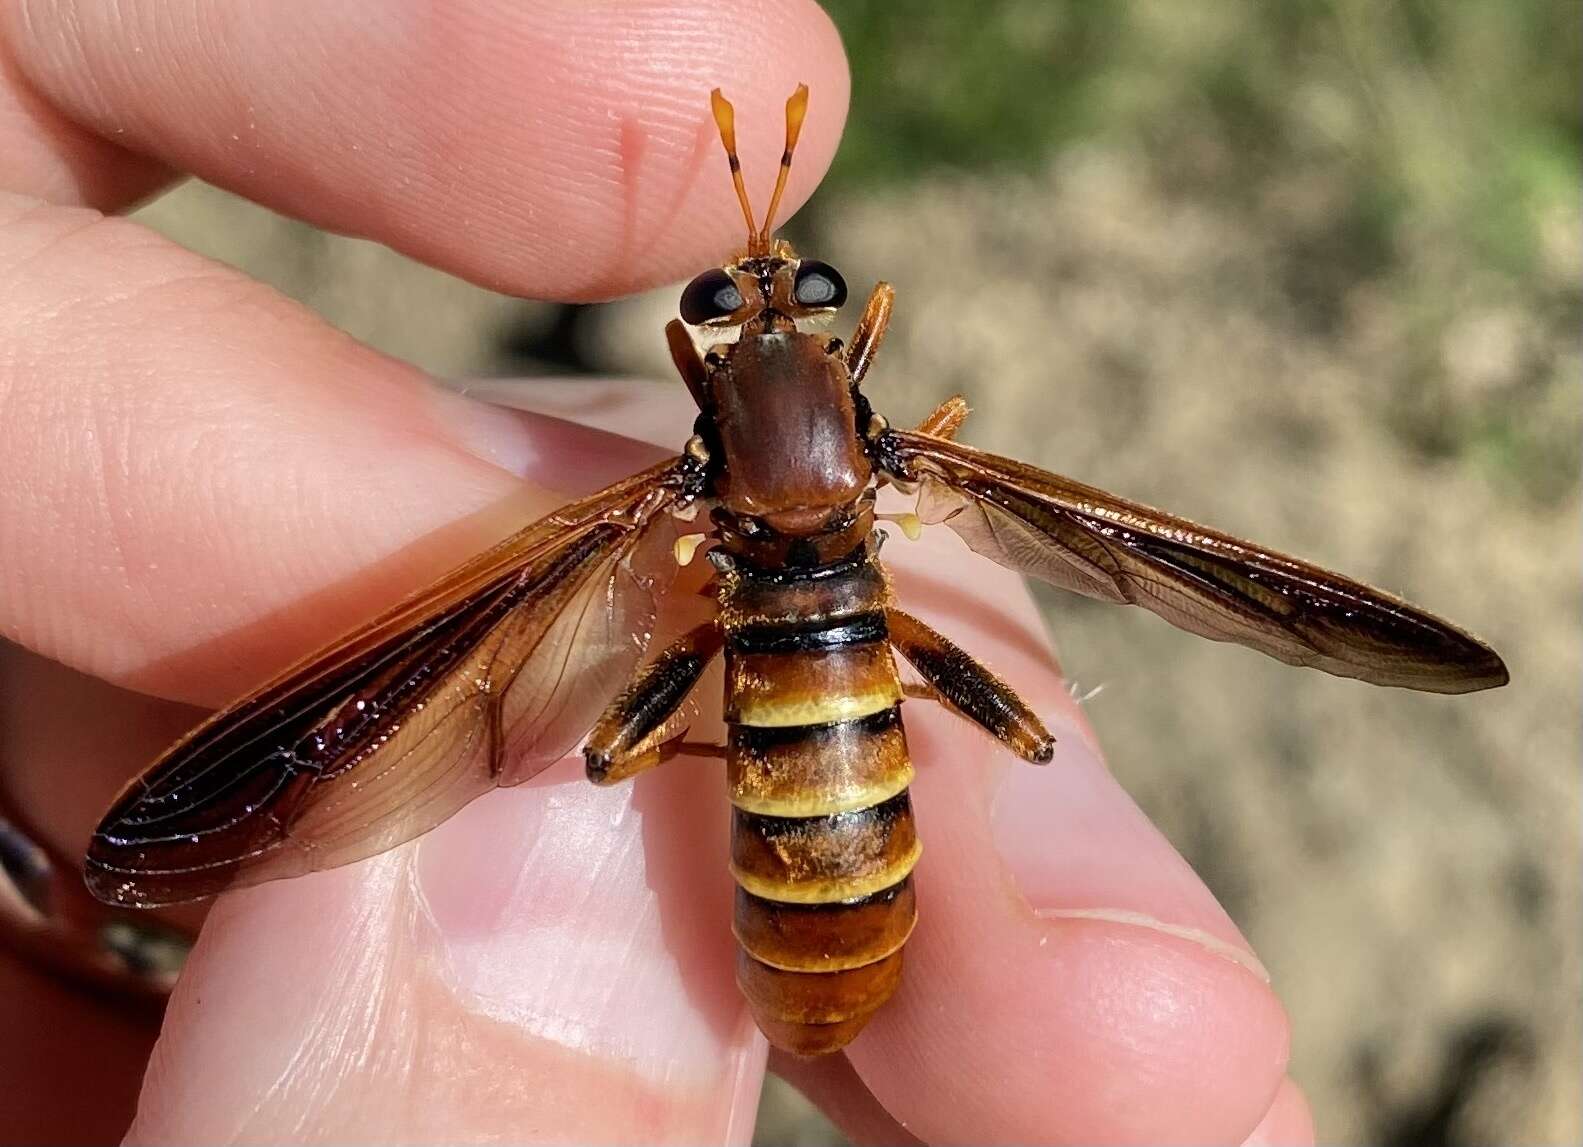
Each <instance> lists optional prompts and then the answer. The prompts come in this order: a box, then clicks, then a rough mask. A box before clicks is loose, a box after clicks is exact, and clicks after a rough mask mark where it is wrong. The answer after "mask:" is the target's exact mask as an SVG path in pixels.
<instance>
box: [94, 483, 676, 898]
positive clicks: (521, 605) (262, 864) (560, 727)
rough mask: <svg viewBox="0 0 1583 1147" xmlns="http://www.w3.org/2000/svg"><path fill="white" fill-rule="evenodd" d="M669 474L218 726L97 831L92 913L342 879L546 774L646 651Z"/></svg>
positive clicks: (335, 648) (382, 627) (667, 572)
mask: <svg viewBox="0 0 1583 1147" xmlns="http://www.w3.org/2000/svg"><path fill="white" fill-rule="evenodd" d="M675 468H676V463H675V462H671V463H666V464H665V465H662V466H658V467H655V468H654V469H652V470H649V471H646V472H645V473H643V474H639V475H636V476H634V477H632V478H629V479H627V480H625V481H624V482H621V483H618V484H617V485H615V486H612V487H610V488H609V489H607V490H604V491H601V492H600V493H598V494H595V495H593V496H592V497H590V498H587V499H584V500H583V501H581V502H577V503H574V504H573V505H571V506H568V507H565V508H564V509H562V510H560V511H557V512H556V513H554V514H552V515H550V516H549V517H547V518H544V519H542V520H541V521H539V522H536V523H534V524H533V525H531V526H529V527H527V528H526V529H525V530H523V531H522V532H520V533H519V534H517V535H516V536H514V537H512V538H510V539H509V540H507V541H506V542H504V543H503V544H501V545H500V546H498V547H496V548H495V549H493V550H490V551H488V552H487V553H484V554H482V555H480V556H479V557H477V558H475V559H473V560H472V561H471V562H469V563H467V564H466V565H464V566H462V567H461V568H459V569H457V570H455V571H453V572H452V573H451V574H449V575H447V576H446V577H444V578H442V579H441V580H440V582H438V583H437V584H436V585H434V586H433V587H431V588H430V589H428V590H427V591H425V592H424V593H422V594H420V595H418V596H417V597H415V598H412V599H409V600H408V601H407V602H404V603H402V604H401V605H398V606H397V607H396V608H395V609H393V610H391V611H390V612H389V613H387V614H385V615H384V616H383V617H380V618H378V619H376V620H374V621H373V622H370V623H369V624H367V625H365V626H363V627H362V628H360V629H358V630H356V631H354V632H352V633H350V634H348V635H347V636H346V637H344V638H342V639H341V640H340V641H338V642H336V643H335V644H334V645H332V646H330V647H329V648H328V649H325V650H322V651H320V652H319V653H318V654H315V655H314V656H312V657H310V658H308V659H306V660H305V661H303V662H302V663H300V664H298V665H297V666H295V667H293V668H292V669H290V670H288V671H287V672H286V673H284V674H282V675H281V676H280V677H278V678H277V679H276V680H274V681H273V682H271V683H270V684H268V685H266V686H264V687H263V688H262V689H260V690H258V691H257V692H255V693H253V694H251V695H250V696H248V697H247V698H245V699H244V700H242V701H239V702H237V703H236V704H235V705H232V706H231V707H230V708H228V709H225V710H223V711H222V712H220V713H217V714H216V715H215V716H213V717H211V718H210V719H209V720H208V721H207V722H205V723H204V724H203V725H201V726H199V727H198V728H197V729H195V730H194V731H193V732H192V733H190V734H189V735H188V736H187V737H186V738H185V739H183V740H182V741H181V742H179V743H178V744H176V745H175V746H173V747H172V748H171V749H170V750H169V751H168V752H166V753H165V755H164V756H163V757H161V758H160V759H159V760H158V761H156V762H155V763H154V764H153V766H151V767H150V769H149V770H148V772H147V773H145V774H144V775H143V776H142V777H141V778H139V779H138V780H137V781H135V782H133V784H132V785H131V786H130V787H129V788H128V789H127V790H126V791H125V792H124V793H123V794H122V796H121V798H120V799H119V800H118V801H117V802H116V804H115V806H114V807H113V808H112V809H111V810H110V812H109V813H108V814H107V815H106V817H105V820H104V823H103V824H102V825H101V826H100V827H99V830H98V831H97V832H96V833H95V835H94V838H93V841H92V843H91V844H90V846H89V850H88V860H87V879H88V885H89V888H90V889H92V891H93V893H94V895H96V896H98V897H99V898H100V899H101V900H106V901H109V902H112V903H120V904H130V905H140V906H154V905H159V904H167V903H172V902H175V901H181V900H190V899H195V898H198V897H203V896H210V895H213V894H215V893H217V892H220V891H222V890H224V889H226V888H228V887H232V886H236V885H244V884H256V883H260V882H262V881H265V880H274V879H278V878H280V877H285V876H295V875H298V874H300V873H304V872H311V871H316V870H319V869H324V868H331V867H334V866H336V865H340V864H347V863H349V862H351V861H354V860H360V859H362V858H363V857H367V856H372V855H374V854H376V853H379V852H382V851H384V850H385V849H388V848H392V847H394V846H395V845H397V844H400V843H402V842H403V841H407V840H411V839H412V838H413V837H415V836H418V835H421V834H422V833H424V832H426V831H428V830H429V829H430V828H433V827H434V826H435V825H437V824H439V823H440V822H441V821H443V820H445V819H446V818H447V817H449V816H450V815H451V814H452V813H454V812H456V811H457V810H458V809H460V808H461V807H462V806H463V805H464V804H466V803H467V802H468V801H471V800H472V799H474V798H475V797H478V796H480V795H482V794H483V793H485V792H487V791H489V790H490V789H491V788H494V787H495V786H497V785H514V784H519V783H521V782H522V781H525V780H527V779H528V778H529V777H532V776H533V775H534V774H536V773H537V772H539V771H540V770H541V769H543V768H544V767H546V766H547V765H549V764H551V763H553V762H554V761H556V760H559V759H560V758H561V757H562V756H564V755H565V754H566V753H567V752H569V751H570V750H571V749H572V748H574V747H575V746H576V743H577V741H578V740H579V739H580V738H581V737H582V735H583V734H584V733H586V732H587V731H588V729H589V727H591V726H592V725H593V723H594V721H595V719H596V718H597V717H598V715H599V712H600V710H601V709H602V708H603V706H604V704H605V703H606V702H607V701H608V700H609V698H610V697H611V696H612V695H614V694H615V693H616V692H617V691H618V690H619V688H620V685H621V682H622V680H623V679H624V678H625V677H626V676H627V675H628V674H629V673H630V672H631V671H632V669H633V668H634V666H635V665H636V663H637V661H638V659H639V658H640V657H641V656H642V654H643V651H644V649H645V647H646V645H647V643H648V638H649V635H650V634H651V633H652V632H653V629H654V626H655V618H656V615H657V612H658V609H659V602H660V598H661V597H662V596H663V594H664V591H665V590H667V589H668V588H669V587H670V583H671V581H672V580H673V579H674V576H675V570H676V565H675V562H674V561H673V560H671V558H670V548H671V545H672V544H673V541H674V538H675V530H674V529H673V528H671V523H672V522H673V521H674V519H673V518H672V517H671V515H670V514H669V513H667V512H666V511H667V510H668V509H669V508H670V506H671V505H672V504H674V502H675V500H676V498H677V496H678V495H677V493H676V489H675V483H674V482H673V481H672V478H673V477H674V475H675Z"/></svg>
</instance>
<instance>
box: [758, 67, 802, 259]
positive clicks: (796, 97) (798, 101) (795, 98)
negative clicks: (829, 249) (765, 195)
mask: <svg viewBox="0 0 1583 1147" xmlns="http://www.w3.org/2000/svg"><path fill="white" fill-rule="evenodd" d="M807 115H808V85H807V84H798V85H797V90H796V91H795V92H793V93H792V94H791V98H790V99H788V100H787V101H786V149H785V150H784V151H782V152H781V169H780V173H779V174H778V175H776V177H775V194H774V195H772V196H770V209H769V210H768V211H766V212H765V213H764V226H763V228H762V229H761V230H760V231H759V242H760V243H761V244H763V245H764V247H765V248H766V249H768V247H769V242H770V232H771V231H773V230H774V229H775V211H776V209H777V208H779V207H780V205H781V194H782V193H783V192H784V191H785V190H786V177H787V176H788V175H789V174H791V161H792V152H794V151H796V150H797V137H798V136H800V135H801V134H802V121H803V120H804V119H805V118H806V117H807Z"/></svg>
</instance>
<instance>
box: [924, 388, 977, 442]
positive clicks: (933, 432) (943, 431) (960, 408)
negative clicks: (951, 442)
mask: <svg viewBox="0 0 1583 1147" xmlns="http://www.w3.org/2000/svg"><path fill="white" fill-rule="evenodd" d="M972 412H973V408H972V407H970V406H969V405H968V404H967V399H965V398H963V397H962V396H961V395H960V394H953V395H952V396H951V397H950V398H948V399H946V400H945V401H944V402H942V403H941V404H940V405H939V406H937V407H935V408H934V410H933V411H931V412H930V414H929V417H927V418H925V419H924V420H923V421H922V422H920V423H918V430H917V433H919V434H927V435H929V436H930V437H931V438H955V437H956V432H957V431H958V430H960V429H962V423H964V422H966V421H967V416H968V415H969V414H971V413H972Z"/></svg>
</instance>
